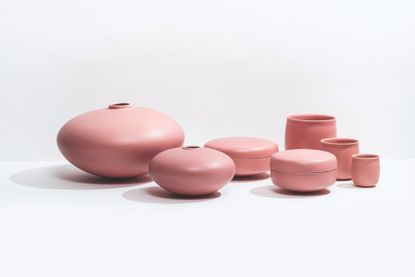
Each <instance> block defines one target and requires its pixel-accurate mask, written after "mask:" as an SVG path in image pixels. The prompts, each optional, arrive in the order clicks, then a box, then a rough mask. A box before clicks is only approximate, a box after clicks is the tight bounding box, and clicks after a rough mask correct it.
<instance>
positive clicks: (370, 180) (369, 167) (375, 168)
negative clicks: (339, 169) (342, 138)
mask: <svg viewBox="0 0 415 277" xmlns="http://www.w3.org/2000/svg"><path fill="white" fill-rule="evenodd" d="M379 176H380V162H379V156H378V155H374V154H355V155H353V156H352V178H353V183H354V184H355V185H356V186H358V187H374V186H376V184H377V183H378V182H379Z"/></svg>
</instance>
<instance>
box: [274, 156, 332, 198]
mask: <svg viewBox="0 0 415 277" xmlns="http://www.w3.org/2000/svg"><path fill="white" fill-rule="evenodd" d="M336 171H337V161H336V157H335V156H334V155H333V154H331V153H329V152H325V151H319V150H312V149H295V150H287V151H282V152H278V153H276V154H274V155H273V156H272V158H271V178H272V182H273V183H274V184H275V185H276V186H278V187H280V188H283V189H286V190H290V191H295V192H313V191H319V190H324V189H327V188H328V187H329V186H331V185H333V184H334V183H335V182H336V176H337V174H336Z"/></svg>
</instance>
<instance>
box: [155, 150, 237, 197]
mask: <svg viewBox="0 0 415 277" xmlns="http://www.w3.org/2000/svg"><path fill="white" fill-rule="evenodd" d="M234 173H235V164H234V163H233V161H232V159H231V158H230V157H228V156H227V155H226V154H224V153H222V152H220V151H217V150H214V149H210V148H205V147H198V146H187V147H177V148H172V149H169V150H166V151H163V152H161V153H159V154H157V155H156V156H155V157H154V158H153V159H152V160H151V162H150V175H151V176H152V177H153V179H154V181H155V182H156V183H157V184H159V185H160V186H161V187H162V188H164V189H165V190H167V191H169V192H171V193H174V194H178V195H184V196H203V195H209V194H212V193H214V192H216V191H218V190H219V189H220V188H222V187H223V186H224V185H226V184H227V183H229V182H230V181H231V180H232V178H233V176H234Z"/></svg>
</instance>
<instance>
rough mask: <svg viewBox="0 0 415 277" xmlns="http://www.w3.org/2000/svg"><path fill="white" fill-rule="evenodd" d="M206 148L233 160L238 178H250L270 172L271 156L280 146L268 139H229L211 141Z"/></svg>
mask: <svg viewBox="0 0 415 277" xmlns="http://www.w3.org/2000/svg"><path fill="white" fill-rule="evenodd" d="M205 147H208V148H212V149H216V150H218V151H221V152H223V153H225V154H227V155H228V156H229V157H231V158H232V159H233V161H234V162H235V166H236V171H235V175H236V176H249V175H256V174H261V173H265V172H268V171H269V169H270V166H269V165H270V161H271V155H272V154H274V153H276V152H278V145H277V144H276V143H275V142H273V141H271V140H268V139H262V138H254V137H227V138H220V139H215V140H211V141H209V142H208V143H206V144H205Z"/></svg>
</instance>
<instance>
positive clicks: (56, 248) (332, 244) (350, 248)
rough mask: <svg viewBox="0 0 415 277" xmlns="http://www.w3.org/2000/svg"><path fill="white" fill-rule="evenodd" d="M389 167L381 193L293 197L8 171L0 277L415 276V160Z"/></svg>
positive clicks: (272, 190)
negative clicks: (183, 195)
mask: <svg viewBox="0 0 415 277" xmlns="http://www.w3.org/2000/svg"><path fill="white" fill-rule="evenodd" d="M381 164H382V176H381V181H380V183H379V185H378V187H376V188H373V189H360V188H356V187H354V186H352V183H351V182H349V181H346V182H341V183H337V184H336V185H334V186H332V187H331V188H330V191H329V193H326V194H322V195H308V196H305V195H286V194H282V193H281V192H280V191H278V190H277V189H276V187H274V186H273V185H272V183H271V180H270V179H262V180H253V181H246V180H245V181H237V182H232V183H230V184H229V185H227V186H225V187H224V188H223V189H222V190H221V191H220V195H219V194H218V195H215V196H214V197H212V198H210V199H177V198H174V197H172V196H170V195H169V194H167V193H165V192H164V191H163V190H161V189H160V188H158V187H157V185H156V184H155V183H153V182H151V180H150V179H149V178H143V179H141V180H135V181H130V182H126V183H123V184H112V183H111V182H110V181H104V180H102V179H99V178H95V177H93V176H90V175H87V174H85V173H82V172H81V171H79V170H77V169H75V168H73V167H72V166H71V165H68V164H67V163H64V162H19V163H17V162H16V163H0V180H1V184H0V220H1V221H0V222H1V223H0V276H3V277H10V276H42V277H48V276H54V277H56V276H59V277H61V276H71V277H79V276H181V277H183V276H192V277H194V276H273V277H275V276H319V277H321V276H330V277H332V276H347V277H351V276H411V277H413V276H415V239H414V238H415V227H414V220H415V197H414V193H415V184H414V180H413V178H412V174H413V173H414V172H415V160H413V159H412V160H411V159H406V160H382V163H381ZM278 274H279V275H278Z"/></svg>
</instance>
